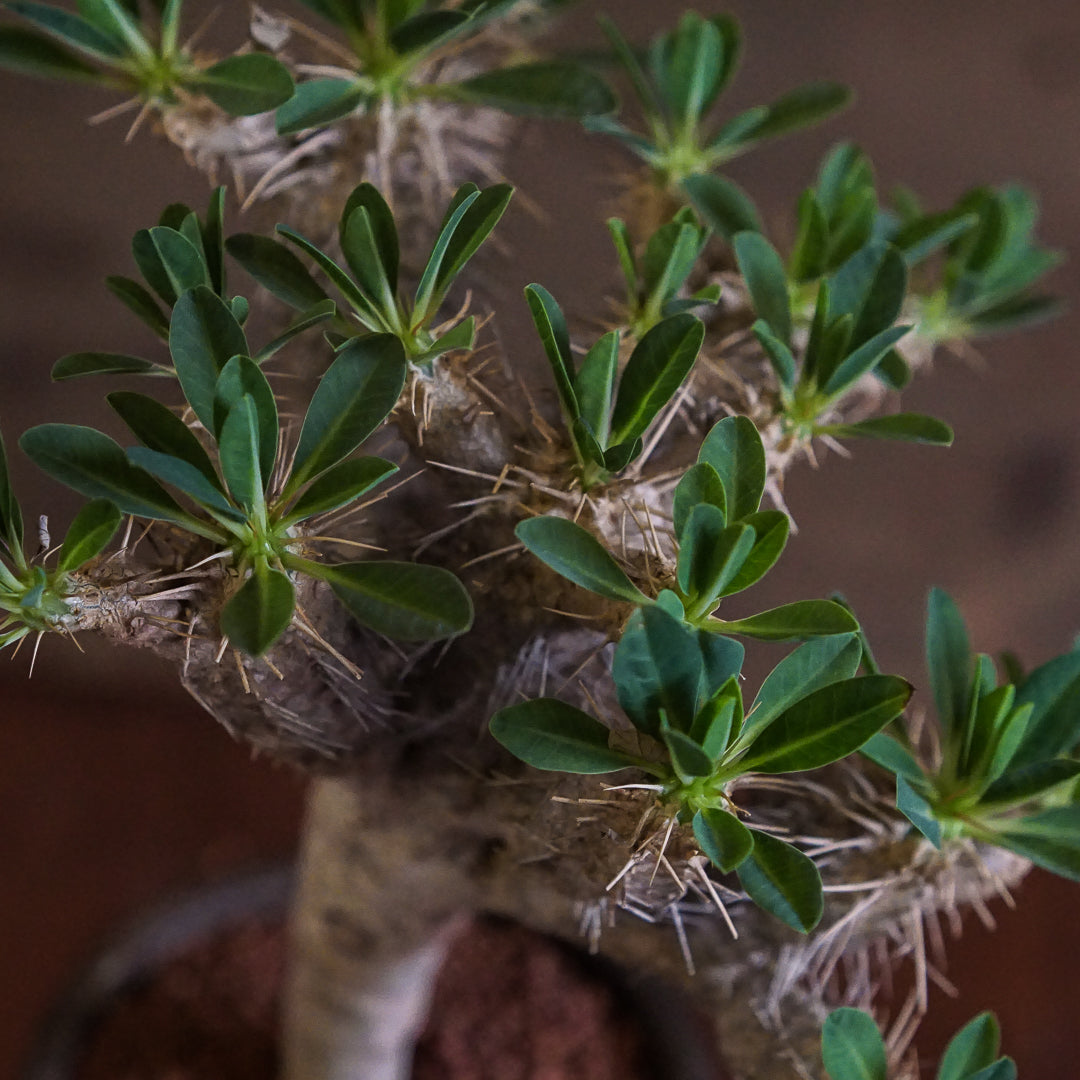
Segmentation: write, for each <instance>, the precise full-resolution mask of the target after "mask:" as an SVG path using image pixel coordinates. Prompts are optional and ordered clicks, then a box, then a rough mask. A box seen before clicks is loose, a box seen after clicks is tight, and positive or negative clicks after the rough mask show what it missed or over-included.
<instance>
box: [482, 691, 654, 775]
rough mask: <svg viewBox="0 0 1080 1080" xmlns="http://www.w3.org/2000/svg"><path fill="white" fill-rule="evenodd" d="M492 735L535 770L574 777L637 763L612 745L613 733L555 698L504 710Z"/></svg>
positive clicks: (493, 721) (493, 725)
mask: <svg viewBox="0 0 1080 1080" xmlns="http://www.w3.org/2000/svg"><path fill="white" fill-rule="evenodd" d="M490 727H491V734H492V735H493V736H494V737H495V739H496V740H497V741H498V742H500V743H501V744H502V745H503V746H505V747H506V749H507V750H509V751H510V753H511V754H513V755H514V756H515V757H518V758H520V759H521V760H522V761H524V762H525V763H526V764H527V765H532V766H533V768H536V769H548V770H553V771H557V772H570V773H609V772H615V771H617V770H618V769H626V768H628V767H630V766H632V765H634V764H635V762H634V760H633V759H632V758H629V757H628V756H627V755H626V754H622V753H620V752H619V751H618V750H612V749H610V748H609V747H608V736H609V735H610V734H611V732H610V731H609V730H608V729H607V728H606V727H604V725H603V724H601V723H600V721H599V720H595V719H594V718H593V717H591V716H589V714H588V713H586V712H582V711H581V709H577V708H575V707H574V706H573V705H568V704H567V703H566V702H565V701H559V700H558V699H556V698H537V699H536V700H534V701H523V702H521V704H520V705H511V706H509V707H508V708H505V709H500V710H499V711H498V712H497V713H496V714H495V715H494V716H493V717H492V718H491V725H490Z"/></svg>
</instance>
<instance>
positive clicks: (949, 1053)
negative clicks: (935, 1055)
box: [937, 1012, 1001, 1080]
mask: <svg viewBox="0 0 1080 1080" xmlns="http://www.w3.org/2000/svg"><path fill="white" fill-rule="evenodd" d="M1000 1045H1001V1033H1000V1031H999V1030H998V1023H997V1020H996V1019H995V1018H994V1014H993V1013H989V1012H984V1013H979V1015H978V1016H976V1017H975V1018H974V1019H973V1020H969V1021H968V1022H967V1023H966V1024H965V1025H964V1026H963V1027H962V1028H961V1029H960V1030H959V1031H958V1032H957V1033H956V1034H955V1035H954V1036H953V1037H952V1038H951V1039H950V1040H949V1045H948V1046H947V1047H946V1048H945V1054H944V1056H943V1057H942V1059H941V1064H940V1065H939V1066H938V1071H937V1080H970V1077H971V1075H972V1074H973V1073H977V1072H978V1071H979V1070H980V1069H985V1068H987V1067H988V1066H990V1065H992V1064H993V1063H994V1059H995V1058H996V1057H997V1056H998V1048H999V1047H1000Z"/></svg>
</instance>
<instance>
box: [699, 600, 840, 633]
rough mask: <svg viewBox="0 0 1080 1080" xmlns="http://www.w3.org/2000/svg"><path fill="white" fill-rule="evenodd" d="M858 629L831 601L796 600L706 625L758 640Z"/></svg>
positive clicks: (717, 631) (719, 630)
mask: <svg viewBox="0 0 1080 1080" xmlns="http://www.w3.org/2000/svg"><path fill="white" fill-rule="evenodd" d="M857 627H858V623H857V622H856V621H855V619H854V618H853V617H852V615H851V613H850V612H849V611H847V610H846V609H845V608H842V607H841V606H840V605H839V604H836V603H834V602H833V601H832V600H797V601H796V602H795V603H793V604H782V605H781V606H780V607H776V608H771V609H770V610H768V611H763V612H761V613H760V614H758V615H750V616H748V617H747V618H745V619H732V620H729V621H725V620H724V619H710V620H709V621H708V622H707V623H706V624H705V628H706V629H709V630H711V631H712V632H713V633H715V634H740V635H742V636H743V637H752V638H758V639H759V640H761V641H794V640H798V639H800V638H808V637H821V636H825V635H828V634H846V633H849V632H850V631H852V630H855V629H856V628H857Z"/></svg>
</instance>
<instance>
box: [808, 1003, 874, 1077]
mask: <svg viewBox="0 0 1080 1080" xmlns="http://www.w3.org/2000/svg"><path fill="white" fill-rule="evenodd" d="M821 1059H822V1062H823V1064H824V1065H825V1071H826V1072H827V1073H828V1074H829V1080H888V1075H889V1064H888V1058H887V1055H886V1053H885V1040H884V1039H882V1037H881V1032H880V1031H878V1026H877V1024H875V1023H874V1020H873V1017H871V1016H870V1015H869V1014H867V1013H864V1012H863V1011H862V1009H851V1008H842V1009H834V1010H833V1011H832V1012H831V1013H830V1014H829V1015H828V1016H827V1017H826V1018H825V1023H824V1025H822V1028H821Z"/></svg>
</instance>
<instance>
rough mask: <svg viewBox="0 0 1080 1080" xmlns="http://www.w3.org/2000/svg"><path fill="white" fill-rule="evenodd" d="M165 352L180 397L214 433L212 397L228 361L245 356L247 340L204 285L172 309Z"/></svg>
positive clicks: (185, 295) (226, 308)
mask: <svg viewBox="0 0 1080 1080" xmlns="http://www.w3.org/2000/svg"><path fill="white" fill-rule="evenodd" d="M169 351H170V353H171V354H172V358H173V363H174V364H175V365H176V374H177V377H178V378H179V379H180V386H181V388H182V389H183V391H184V396H185V397H186V398H187V399H188V403H189V404H190V405H191V408H192V410H193V412H194V413H195V415H196V416H197V417H198V418H199V420H200V421H201V422H202V424H203V426H204V427H205V428H207V429H208V430H210V431H213V430H214V395H215V392H216V389H217V381H218V376H219V375H220V374H221V369H222V368H223V367H224V366H225V365H226V363H228V361H229V360H230V359H231V358H232V357H234V356H237V355H240V356H247V355H248V347H247V338H245V337H244V331H243V329H242V328H241V326H240V324H239V323H238V322H237V321H236V319H235V317H234V316H233V314H232V312H231V311H230V310H229V308H228V306H227V305H226V304H225V302H224V301H223V300H222V299H221V297H219V296H217V295H216V294H215V293H214V291H213V290H212V289H210V288H209V287H207V286H205V285H199V286H197V287H196V288H194V289H192V290H190V291H189V292H186V293H184V295H183V296H181V297H180V299H179V300H177V301H176V306H175V307H174V308H173V314H172V322H171V323H170V325H169Z"/></svg>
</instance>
